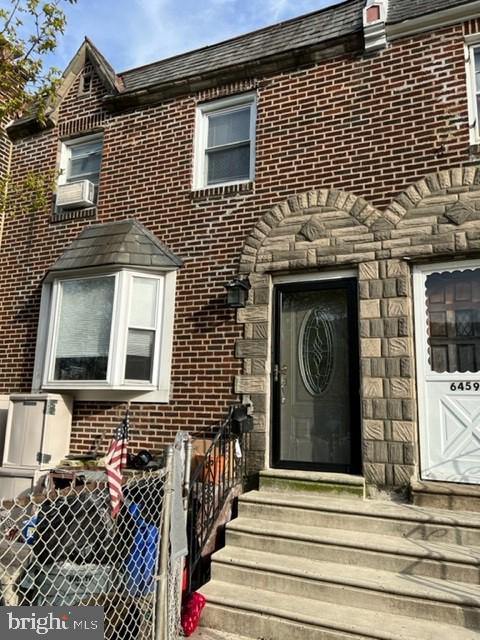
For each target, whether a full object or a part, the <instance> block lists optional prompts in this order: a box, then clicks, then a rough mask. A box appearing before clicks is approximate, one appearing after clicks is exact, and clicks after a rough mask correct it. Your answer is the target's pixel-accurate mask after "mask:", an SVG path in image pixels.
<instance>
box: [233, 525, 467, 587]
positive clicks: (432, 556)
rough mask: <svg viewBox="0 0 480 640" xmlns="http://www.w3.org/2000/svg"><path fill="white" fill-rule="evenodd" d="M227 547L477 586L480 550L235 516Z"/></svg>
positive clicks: (428, 541)
mask: <svg viewBox="0 0 480 640" xmlns="http://www.w3.org/2000/svg"><path fill="white" fill-rule="evenodd" d="M226 542H227V545H232V546H235V547H242V548H245V549H255V550H258V551H268V552H272V553H276V554H282V555H288V556H299V557H302V558H309V559H311V560H321V561H331V560H332V558H335V562H338V563H339V564H346V565H354V566H363V567H370V568H372V569H381V570H384V571H393V572H396V573H400V572H401V573H404V574H406V575H411V576H412V575H416V576H426V577H431V578H439V579H444V580H453V581H454V582H468V583H472V584H478V581H479V575H480V569H479V563H480V547H470V546H460V545H455V544H451V543H439V542H436V541H431V540H415V539H406V538H402V537H399V536H397V537H395V536H387V535H379V534H374V533H369V532H368V533H366V534H365V533H364V532H362V531H361V530H360V531H355V530H354V531H350V530H345V529H335V528H330V527H329V528H326V527H318V526H317V527H315V526H309V525H304V524H303V523H302V522H301V520H300V519H299V520H298V523H297V524H295V523H291V522H282V521H280V520H277V521H274V520H260V519H251V518H245V517H239V518H237V519H235V520H233V521H232V522H230V523H229V524H228V526H227V538H226Z"/></svg>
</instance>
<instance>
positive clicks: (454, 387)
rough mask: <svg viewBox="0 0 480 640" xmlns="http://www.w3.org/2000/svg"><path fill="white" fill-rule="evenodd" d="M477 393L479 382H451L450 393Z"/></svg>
mask: <svg viewBox="0 0 480 640" xmlns="http://www.w3.org/2000/svg"><path fill="white" fill-rule="evenodd" d="M472 389H473V391H478V390H479V389H480V382H452V384H451V385H450V391H471V390H472Z"/></svg>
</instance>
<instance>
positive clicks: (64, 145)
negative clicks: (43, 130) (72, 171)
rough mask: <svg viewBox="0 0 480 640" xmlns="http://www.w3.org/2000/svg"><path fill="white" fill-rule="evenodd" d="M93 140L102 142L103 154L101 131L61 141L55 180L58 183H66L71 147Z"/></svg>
mask: <svg viewBox="0 0 480 640" xmlns="http://www.w3.org/2000/svg"><path fill="white" fill-rule="evenodd" d="M94 140H99V141H100V142H101V143H102V156H103V133H94V134H91V135H88V136H81V137H80V138H69V139H68V140H62V141H61V143H60V144H61V147H60V163H59V171H60V173H59V176H58V181H57V182H58V184H59V185H60V184H66V183H67V173H68V163H69V162H70V158H71V150H72V147H75V146H76V145H78V144H85V143H86V142H93V141H94ZM99 182H100V180H99ZM97 186H98V184H97Z"/></svg>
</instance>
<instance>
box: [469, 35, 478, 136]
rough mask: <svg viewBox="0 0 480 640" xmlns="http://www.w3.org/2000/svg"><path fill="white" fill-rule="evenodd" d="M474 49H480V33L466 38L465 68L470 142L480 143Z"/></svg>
mask: <svg viewBox="0 0 480 640" xmlns="http://www.w3.org/2000/svg"><path fill="white" fill-rule="evenodd" d="M474 49H479V50H480V34H475V35H473V36H469V37H468V38H465V69H466V76H467V100H468V127H469V132H470V144H472V145H473V144H479V143H480V113H477V105H476V82H475V57H474Z"/></svg>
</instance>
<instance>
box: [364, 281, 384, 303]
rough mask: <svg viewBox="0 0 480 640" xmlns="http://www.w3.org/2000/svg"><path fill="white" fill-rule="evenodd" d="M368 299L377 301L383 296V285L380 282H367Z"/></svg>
mask: <svg viewBox="0 0 480 640" xmlns="http://www.w3.org/2000/svg"><path fill="white" fill-rule="evenodd" d="M368 290H369V296H368V297H369V298H371V299H376V298H377V299H378V298H381V297H382V295H384V284H383V283H382V281H381V280H370V281H369V282H368Z"/></svg>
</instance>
